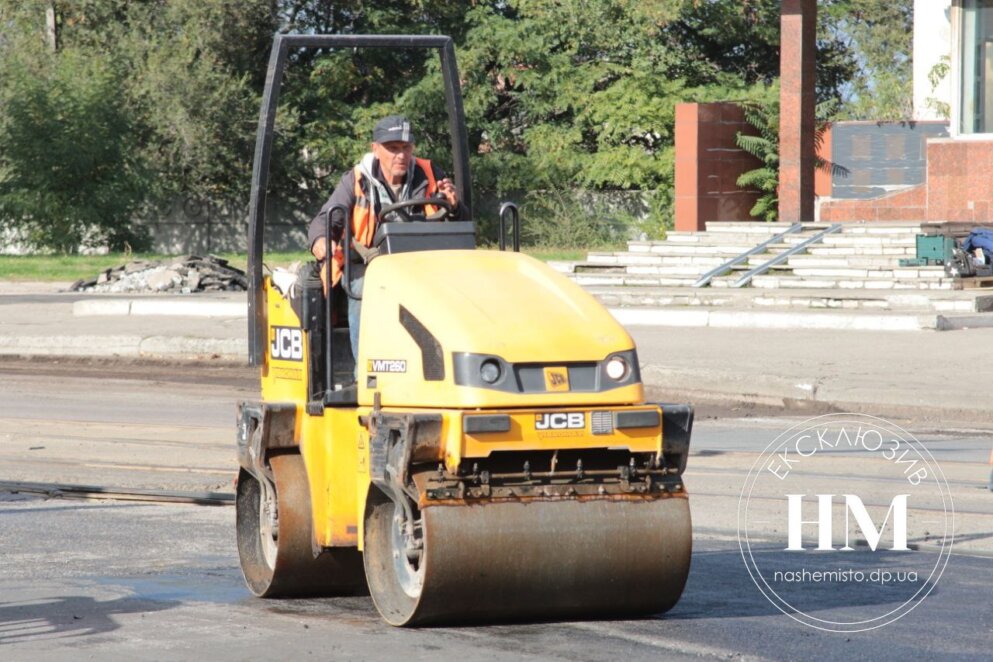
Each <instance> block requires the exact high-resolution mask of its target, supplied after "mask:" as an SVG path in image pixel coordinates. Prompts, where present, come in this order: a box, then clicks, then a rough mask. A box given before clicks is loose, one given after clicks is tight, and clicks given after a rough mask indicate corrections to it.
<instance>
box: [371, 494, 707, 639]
mask: <svg viewBox="0 0 993 662" xmlns="http://www.w3.org/2000/svg"><path fill="white" fill-rule="evenodd" d="M415 512H416V511H415ZM404 525H405V523H404V513H403V510H402V509H401V508H397V507H396V506H395V504H394V503H393V502H392V501H390V500H389V499H388V498H386V497H384V496H383V495H382V494H377V495H375V496H374V497H373V498H372V499H371V500H370V504H369V506H368V508H367V515H366V524H365V527H366V528H365V550H364V558H365V567H366V579H367V581H368V583H369V591H370V593H371V594H372V597H373V600H374V601H375V603H376V607H377V608H378V609H379V611H380V613H381V614H382V615H383V618H385V619H386V621H387V622H389V623H390V624H392V625H426V624H435V623H443V622H444V623H453V622H466V621H484V620H485V621H494V620H519V619H533V618H537V619H549V618H565V617H577V616H582V617H591V616H614V617H617V616H633V615H646V614H657V613H661V612H664V611H667V610H668V609H670V608H672V607H673V605H675V604H676V602H677V601H678V600H679V597H680V595H681V594H682V592H683V587H684V586H685V584H686V577H687V575H688V574H689V569H690V552H691V547H692V534H691V526H690V511H689V504H688V500H687V499H686V497H685V496H673V497H668V498H661V499H654V500H616V501H613V500H608V499H601V500H589V501H578V500H563V501H532V502H504V503H489V504H481V505H462V506H459V505H455V506H432V507H429V508H425V509H424V510H423V511H421V512H420V517H419V519H418V520H417V522H415V526H414V527H408V528H407V531H408V532H409V531H411V530H413V531H415V532H416V533H417V534H418V535H417V536H415V537H414V541H415V542H414V544H413V546H411V544H410V540H411V537H410V536H409V535H408V536H405V535H404V529H403V527H404ZM411 547H413V549H412V548H411Z"/></svg>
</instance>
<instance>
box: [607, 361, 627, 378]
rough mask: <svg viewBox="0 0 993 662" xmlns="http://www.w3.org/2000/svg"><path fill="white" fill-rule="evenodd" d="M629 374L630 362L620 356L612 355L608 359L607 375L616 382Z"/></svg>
mask: <svg viewBox="0 0 993 662" xmlns="http://www.w3.org/2000/svg"><path fill="white" fill-rule="evenodd" d="M627 374H628V364H627V361H625V360H624V359H623V358H621V357H620V356H612V357H610V360H608V361H607V376H608V377H610V378H611V379H613V380H614V381H615V382H619V381H621V380H622V379H624V378H625V377H626V376H627Z"/></svg>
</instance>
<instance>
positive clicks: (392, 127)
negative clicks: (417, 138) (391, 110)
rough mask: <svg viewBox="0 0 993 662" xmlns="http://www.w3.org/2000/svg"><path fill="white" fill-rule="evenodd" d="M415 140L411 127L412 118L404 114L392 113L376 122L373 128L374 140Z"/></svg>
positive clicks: (381, 141)
mask: <svg viewBox="0 0 993 662" xmlns="http://www.w3.org/2000/svg"><path fill="white" fill-rule="evenodd" d="M395 141H398V142H405V143H412V142H414V131H413V129H411V127H410V120H408V119H407V118H406V117H404V116H403V115H390V116H389V117H384V118H383V119H381V120H379V122H377V123H376V126H375V127H374V128H373V129H372V142H374V143H388V142H395Z"/></svg>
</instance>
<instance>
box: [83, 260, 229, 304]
mask: <svg viewBox="0 0 993 662" xmlns="http://www.w3.org/2000/svg"><path fill="white" fill-rule="evenodd" d="M247 289H248V278H247V277H246V275H245V272H244V271H242V270H241V269H237V268H235V267H232V266H230V265H229V264H228V261H227V260H224V259H221V258H219V257H216V256H214V255H209V256H207V257H202V256H200V255H187V256H185V257H181V258H174V259H171V260H134V261H132V262H128V263H127V264H125V265H122V266H120V267H113V268H111V269H106V270H105V271H102V272H100V274H99V275H97V277H96V278H94V279H92V280H77V281H76V282H75V283H73V284H72V285H71V286H70V287H69V291H71V292H172V293H182V294H190V293H191V292H221V291H235V292H239V291H241V292H243V291H245V290H247Z"/></svg>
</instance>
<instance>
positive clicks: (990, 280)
mask: <svg viewBox="0 0 993 662" xmlns="http://www.w3.org/2000/svg"><path fill="white" fill-rule="evenodd" d="M989 287H993V276H973V277H971V278H959V279H957V280H956V281H955V289H957V290H974V289H983V288H989Z"/></svg>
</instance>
